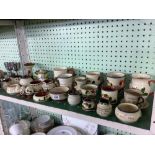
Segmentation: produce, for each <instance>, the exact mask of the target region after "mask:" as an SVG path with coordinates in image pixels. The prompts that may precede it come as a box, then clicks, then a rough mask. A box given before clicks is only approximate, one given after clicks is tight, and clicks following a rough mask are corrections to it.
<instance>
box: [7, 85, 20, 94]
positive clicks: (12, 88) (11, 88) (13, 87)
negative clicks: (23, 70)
mask: <svg viewBox="0 0 155 155" xmlns="http://www.w3.org/2000/svg"><path fill="white" fill-rule="evenodd" d="M6 92H7V93H8V94H10V95H14V94H17V93H20V85H19V84H12V85H9V86H7V89H6Z"/></svg>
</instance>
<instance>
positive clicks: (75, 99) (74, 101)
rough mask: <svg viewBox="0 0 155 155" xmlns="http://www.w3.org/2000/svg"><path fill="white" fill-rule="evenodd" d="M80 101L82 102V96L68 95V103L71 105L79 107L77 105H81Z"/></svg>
mask: <svg viewBox="0 0 155 155" xmlns="http://www.w3.org/2000/svg"><path fill="white" fill-rule="evenodd" d="M80 101H81V97H80V95H78V94H77V95H74V94H73V95H72V94H69V95H68V103H69V104H70V105H73V106H74V105H77V104H79V103H80Z"/></svg>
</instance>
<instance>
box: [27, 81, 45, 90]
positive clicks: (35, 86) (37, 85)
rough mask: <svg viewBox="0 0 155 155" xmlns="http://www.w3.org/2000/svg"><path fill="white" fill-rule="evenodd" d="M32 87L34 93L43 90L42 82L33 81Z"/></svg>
mask: <svg viewBox="0 0 155 155" xmlns="http://www.w3.org/2000/svg"><path fill="white" fill-rule="evenodd" d="M30 86H31V87H33V90H34V92H39V91H41V90H42V89H43V88H42V83H41V82H40V81H32V82H31V83H30Z"/></svg>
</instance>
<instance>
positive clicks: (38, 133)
mask: <svg viewBox="0 0 155 155" xmlns="http://www.w3.org/2000/svg"><path fill="white" fill-rule="evenodd" d="M32 135H46V134H45V133H43V132H36V133H33V134H32Z"/></svg>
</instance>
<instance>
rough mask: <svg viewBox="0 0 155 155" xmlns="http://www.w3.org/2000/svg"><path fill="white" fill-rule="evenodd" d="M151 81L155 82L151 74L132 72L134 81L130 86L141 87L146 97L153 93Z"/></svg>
mask: <svg viewBox="0 0 155 155" xmlns="http://www.w3.org/2000/svg"><path fill="white" fill-rule="evenodd" d="M151 83H155V80H152V79H151V76H150V75H148V74H137V73H135V74H132V81H131V83H130V86H129V87H130V88H136V89H139V90H140V91H141V92H142V96H143V98H144V99H146V98H147V97H148V95H149V94H150V93H151Z"/></svg>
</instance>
